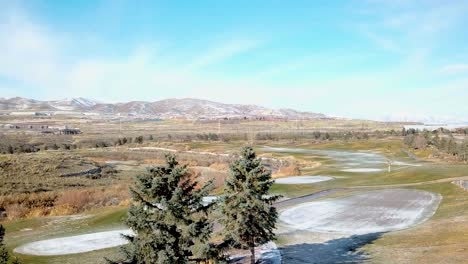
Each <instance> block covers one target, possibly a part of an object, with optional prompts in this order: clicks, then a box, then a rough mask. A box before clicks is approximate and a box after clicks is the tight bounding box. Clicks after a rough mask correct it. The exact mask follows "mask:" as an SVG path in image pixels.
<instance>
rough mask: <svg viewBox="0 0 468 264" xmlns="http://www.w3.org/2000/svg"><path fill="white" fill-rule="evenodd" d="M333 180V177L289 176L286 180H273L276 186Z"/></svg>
mask: <svg viewBox="0 0 468 264" xmlns="http://www.w3.org/2000/svg"><path fill="white" fill-rule="evenodd" d="M329 180H333V177H329V176H291V177H287V178H279V179H275V183H277V184H310V183H317V182H323V181H329Z"/></svg>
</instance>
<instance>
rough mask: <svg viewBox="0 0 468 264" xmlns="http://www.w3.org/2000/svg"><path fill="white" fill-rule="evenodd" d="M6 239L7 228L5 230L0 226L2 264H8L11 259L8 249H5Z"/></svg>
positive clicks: (0, 262) (0, 261)
mask: <svg viewBox="0 0 468 264" xmlns="http://www.w3.org/2000/svg"><path fill="white" fill-rule="evenodd" d="M4 237H5V228H3V226H2V225H0V264H6V263H8V259H9V257H10V255H9V254H8V251H7V249H6V248H5V244H4V243H3V239H4Z"/></svg>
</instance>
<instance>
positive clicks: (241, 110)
mask: <svg viewBox="0 0 468 264" xmlns="http://www.w3.org/2000/svg"><path fill="white" fill-rule="evenodd" d="M0 110H2V111H12V112H13V111H45V112H77V113H96V114H114V115H116V114H124V115H134V116H154V117H160V118H186V119H200V118H244V117H246V118H261V117H265V118H283V119H318V118H326V116H325V115H324V114H320V113H311V112H300V111H296V110H293V109H271V108H267V107H263V106H258V105H242V104H224V103H218V102H213V101H208V100H201V99H193V98H185V99H165V100H160V101H155V102H146V101H130V102H124V103H102V102H98V101H94V100H90V99H86V98H82V97H78V98H70V99H64V100H55V101H40V100H34V99H28V98H23V97H13V98H8V99H5V98H0Z"/></svg>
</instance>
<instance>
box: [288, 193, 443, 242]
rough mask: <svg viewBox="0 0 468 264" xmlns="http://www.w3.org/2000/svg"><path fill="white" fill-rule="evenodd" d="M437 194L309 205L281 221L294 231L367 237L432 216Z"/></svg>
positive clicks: (361, 197) (356, 198)
mask: <svg viewBox="0 0 468 264" xmlns="http://www.w3.org/2000/svg"><path fill="white" fill-rule="evenodd" d="M440 199H441V197H440V195H437V194H434V193H431V192H426V191H419V190H407V189H387V190H379V191H370V192H364V193H360V194H355V195H351V196H347V197H342V198H335V199H327V200H323V201H316V202H309V203H304V204H300V205H297V206H294V207H292V208H289V209H287V210H285V211H283V212H282V213H281V215H280V220H281V221H283V222H284V223H286V224H287V225H288V226H290V227H292V228H294V229H301V230H309V231H315V232H336V233H342V234H368V233H376V232H386V231H392V230H399V229H404V228H407V227H410V226H413V225H416V224H419V223H421V222H423V221H425V220H426V219H428V218H429V217H431V216H432V215H433V214H434V212H435V210H436V209H437V207H438V205H439V202H440Z"/></svg>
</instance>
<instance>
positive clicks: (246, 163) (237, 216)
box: [220, 147, 279, 263]
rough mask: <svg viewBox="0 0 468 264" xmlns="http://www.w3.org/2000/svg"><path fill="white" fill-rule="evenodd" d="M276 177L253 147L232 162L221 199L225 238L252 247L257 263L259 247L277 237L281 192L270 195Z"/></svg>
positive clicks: (240, 245) (253, 257)
mask: <svg viewBox="0 0 468 264" xmlns="http://www.w3.org/2000/svg"><path fill="white" fill-rule="evenodd" d="M273 183H274V181H273V180H272V179H271V172H270V171H269V170H267V169H266V168H265V167H264V166H263V165H262V163H261V160H260V159H259V158H257V157H256V155H255V152H254V150H253V149H252V148H251V147H245V148H243V149H242V150H241V156H240V158H239V159H238V160H236V161H234V162H233V163H232V164H231V166H230V175H229V177H228V179H227V180H226V183H225V186H224V193H223V196H222V197H221V199H220V205H221V206H220V207H221V214H222V216H221V219H220V222H221V224H223V225H224V231H223V232H224V235H225V241H229V242H230V245H231V246H233V247H236V248H244V249H250V252H251V263H255V247H256V246H259V245H262V244H264V243H267V242H268V241H270V240H273V239H274V238H275V234H274V232H273V230H274V229H275V225H276V220H277V218H278V213H277V211H276V208H275V207H273V206H272V205H273V203H274V202H275V201H276V200H277V199H278V198H279V196H269V195H268V192H269V190H270V187H271V186H272V184H273Z"/></svg>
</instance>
